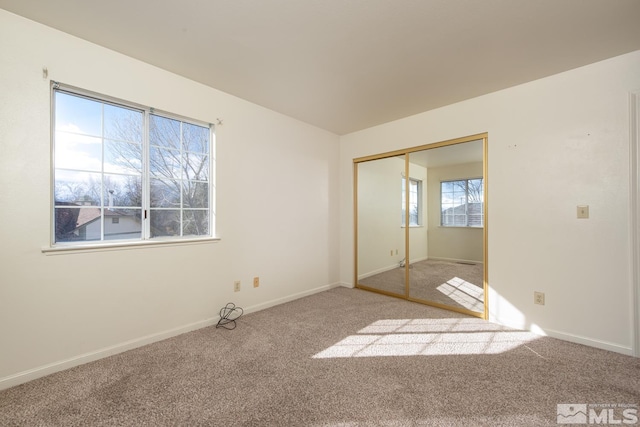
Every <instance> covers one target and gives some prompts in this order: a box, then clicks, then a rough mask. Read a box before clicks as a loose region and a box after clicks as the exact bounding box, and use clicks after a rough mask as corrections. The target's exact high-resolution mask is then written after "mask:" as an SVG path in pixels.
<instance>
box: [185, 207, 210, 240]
mask: <svg viewBox="0 0 640 427" xmlns="http://www.w3.org/2000/svg"><path fill="white" fill-rule="evenodd" d="M182 234H183V235H184V236H204V235H207V234H209V211H208V210H197V211H196V210H185V211H184V218H183V231H182Z"/></svg>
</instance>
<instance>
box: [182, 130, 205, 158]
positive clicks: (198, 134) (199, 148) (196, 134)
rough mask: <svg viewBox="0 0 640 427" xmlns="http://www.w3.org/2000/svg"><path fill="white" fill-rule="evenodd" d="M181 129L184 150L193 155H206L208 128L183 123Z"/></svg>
mask: <svg viewBox="0 0 640 427" xmlns="http://www.w3.org/2000/svg"><path fill="white" fill-rule="evenodd" d="M182 127H183V130H182V135H183V141H184V149H185V150H187V151H191V152H194V153H203V154H208V153H209V145H210V144H209V142H210V141H209V137H210V134H211V132H210V131H209V128H206V127H204V126H197V125H194V124H191V123H183V124H182Z"/></svg>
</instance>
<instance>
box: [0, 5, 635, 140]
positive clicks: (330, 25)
mask: <svg viewBox="0 0 640 427" xmlns="http://www.w3.org/2000/svg"><path fill="white" fill-rule="evenodd" d="M0 8H2V9H6V10H8V11H10V12H13V13H16V14H18V15H22V16H24V17H26V18H29V19H32V20H34V21H37V22H41V23H43V24H45V25H48V26H50V27H53V28H57V29H59V30H62V31H64V32H67V33H69V34H72V35H75V36H78V37H80V38H83V39H86V40H89V41H91V42H93V43H96V44H99V45H102V46H105V47H107V48H110V49H113V50H115V51H118V52H121V53H124V54H126V55H128V56H131V57H134V58H137V59H140V60H142V61H144V62H147V63H149V64H153V65H155V66H158V67H161V68H164V69H166V70H169V71H172V72H174V73H176V74H179V75H182V76H184V77H187V78H190V79H193V80H195V81H198V82H200V83H203V84H205V85H208V86H211V87H214V88H216V89H219V90H222V91H224V92H226V93H229V94H232V95H235V96H237V97H240V98H243V99H246V100H248V101H251V102H253V103H256V104H259V105H262V106H264V107H267V108H269V109H272V110H275V111H278V112H280V113H283V114H286V115H288V116H291V117H294V118H297V119H299V120H302V121H304V122H307V123H310V124H313V125H315V126H318V127H320V128H323V129H326V130H328V131H331V132H333V133H336V134H339V135H342V134H346V133H349V132H353V131H356V130H360V129H364V128H368V127H371V126H374V125H378V124H381V123H385V122H389V121H392V120H396V119H399V118H402V117H407V116H410V115H413V114H417V113H420V112H423V111H427V110H430V109H434V108H437V107H441V106H444V105H448V104H451V103H454V102H457V101H462V100H465V99H469V98H473V97H476V96H479V95H483V94H486V93H490V92H494V91H496V90H500V89H504V88H507V87H510V86H514V85H517V84H520V83H525V82H528V81H532V80H535V79H539V78H542V77H545V76H549V75H552V74H556V73H559V72H562V71H566V70H570V69H572V68H576V67H580V66H582V65H586V64H590V63H593V62H597V61H600V60H603V59H606V58H610V57H613V56H617V55H621V54H624V53H628V52H632V51H635V50H640V1H639V0H535V1H534V0H482V1H479V0H181V1H176V0H109V1H98V0H56V1H51V0H28V1H25V0H0Z"/></svg>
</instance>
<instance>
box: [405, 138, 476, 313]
mask: <svg viewBox="0 0 640 427" xmlns="http://www.w3.org/2000/svg"><path fill="white" fill-rule="evenodd" d="M483 152H484V142H483V140H477V141H470V142H464V143H459V144H453V145H447V146H442V147H437V148H432V149H427V150H421V151H416V152H412V153H410V155H409V174H410V179H411V180H412V181H413V182H414V188H415V195H414V193H412V195H411V197H412V200H411V203H410V209H411V212H412V215H413V218H415V219H414V220H412V222H411V224H410V228H409V253H410V266H409V298H410V299H412V300H416V301H420V302H426V303H429V304H431V305H436V306H440V307H443V308H450V309H454V310H456V311H461V312H469V313H470V314H471V313H474V314H477V315H483V314H484V300H485V298H484V179H483V175H484V167H483V165H484V163H483Z"/></svg>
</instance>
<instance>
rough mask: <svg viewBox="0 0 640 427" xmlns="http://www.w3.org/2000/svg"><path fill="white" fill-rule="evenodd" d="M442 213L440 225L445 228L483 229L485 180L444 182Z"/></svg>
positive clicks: (441, 184)
mask: <svg viewBox="0 0 640 427" xmlns="http://www.w3.org/2000/svg"><path fill="white" fill-rule="evenodd" d="M440 212H441V215H440V225H442V226H443V227H483V226H484V187H483V179H482V178H473V179H460V180H455V181H442V182H441V183H440Z"/></svg>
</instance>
